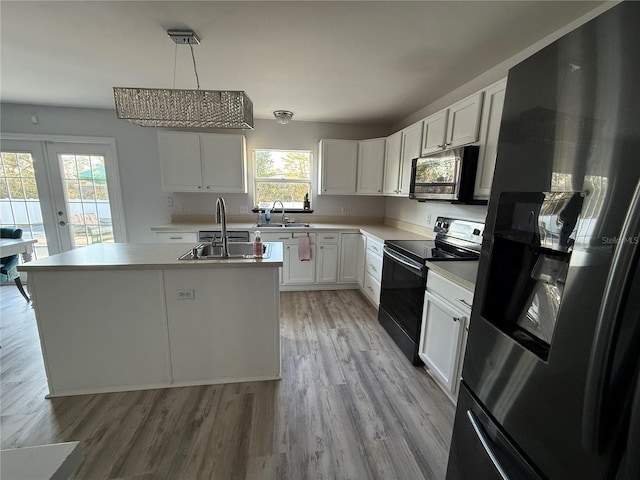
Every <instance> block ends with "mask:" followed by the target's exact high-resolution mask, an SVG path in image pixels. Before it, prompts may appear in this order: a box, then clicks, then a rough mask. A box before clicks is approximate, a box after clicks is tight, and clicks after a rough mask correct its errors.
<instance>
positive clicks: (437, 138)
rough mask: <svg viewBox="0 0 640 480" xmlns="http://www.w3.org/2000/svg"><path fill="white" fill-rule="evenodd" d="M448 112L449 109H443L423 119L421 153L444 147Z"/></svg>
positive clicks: (435, 150) (424, 153)
mask: <svg viewBox="0 0 640 480" xmlns="http://www.w3.org/2000/svg"><path fill="white" fill-rule="evenodd" d="M448 114H449V110H446V109H445V110H442V111H440V112H438V113H434V114H433V115H431V116H430V117H428V118H426V119H425V120H424V127H423V132H422V155H427V154H429V153H433V152H439V151H440V150H444V148H445V147H446V136H447V116H448Z"/></svg>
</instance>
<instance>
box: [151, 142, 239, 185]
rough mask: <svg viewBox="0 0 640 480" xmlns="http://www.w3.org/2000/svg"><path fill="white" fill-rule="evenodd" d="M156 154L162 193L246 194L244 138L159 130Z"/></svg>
mask: <svg viewBox="0 0 640 480" xmlns="http://www.w3.org/2000/svg"><path fill="white" fill-rule="evenodd" d="M158 152H159V154H160V168H161V172H162V188H163V189H164V191H167V192H202V191H209V192H216V193H246V192H247V181H246V174H247V172H246V166H247V156H246V142H245V137H244V135H235V134H218V133H190V132H173V131H165V130H160V131H159V132H158Z"/></svg>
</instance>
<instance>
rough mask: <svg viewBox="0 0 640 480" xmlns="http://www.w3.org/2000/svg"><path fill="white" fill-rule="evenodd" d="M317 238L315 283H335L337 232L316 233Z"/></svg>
mask: <svg viewBox="0 0 640 480" xmlns="http://www.w3.org/2000/svg"><path fill="white" fill-rule="evenodd" d="M317 237H318V245H317V246H316V252H318V256H317V257H316V282H318V283H336V282H337V281H338V259H339V257H338V255H339V251H340V243H339V242H340V234H339V233H338V232H331V233H318V234H317Z"/></svg>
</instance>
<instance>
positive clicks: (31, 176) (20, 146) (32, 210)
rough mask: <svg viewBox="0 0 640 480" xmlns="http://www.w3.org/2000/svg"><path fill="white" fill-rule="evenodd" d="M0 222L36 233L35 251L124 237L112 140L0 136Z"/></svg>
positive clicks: (33, 235)
mask: <svg viewBox="0 0 640 480" xmlns="http://www.w3.org/2000/svg"><path fill="white" fill-rule="evenodd" d="M1 150H2V158H1V160H2V162H1V164H0V165H1V166H2V170H0V208H1V210H0V222H1V223H2V224H3V225H16V226H17V227H19V228H22V229H23V237H26V238H29V237H30V238H37V239H38V244H36V256H37V257H39V258H42V257H43V256H46V255H49V254H54V253H59V252H63V251H66V250H71V249H73V248H78V247H83V246H86V245H90V244H93V243H103V242H124V241H126V234H125V229H124V216H123V212H122V202H121V194H120V187H119V178H118V170H117V163H116V158H115V152H114V145H113V144H112V143H110V142H108V141H106V142H105V143H95V142H91V143H77V142H51V141H32V140H28V141H25V140H4V139H3V140H2V149H1Z"/></svg>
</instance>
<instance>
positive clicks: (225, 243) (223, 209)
mask: <svg viewBox="0 0 640 480" xmlns="http://www.w3.org/2000/svg"><path fill="white" fill-rule="evenodd" d="M216 222H218V223H221V224H222V254H221V255H220V256H221V257H228V256H229V237H228V236H227V205H226V204H225V203H224V198H222V197H218V198H217V199H216Z"/></svg>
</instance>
